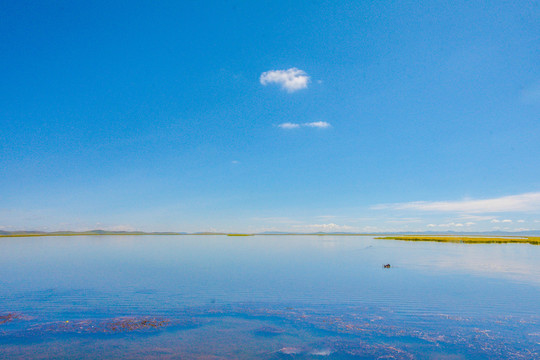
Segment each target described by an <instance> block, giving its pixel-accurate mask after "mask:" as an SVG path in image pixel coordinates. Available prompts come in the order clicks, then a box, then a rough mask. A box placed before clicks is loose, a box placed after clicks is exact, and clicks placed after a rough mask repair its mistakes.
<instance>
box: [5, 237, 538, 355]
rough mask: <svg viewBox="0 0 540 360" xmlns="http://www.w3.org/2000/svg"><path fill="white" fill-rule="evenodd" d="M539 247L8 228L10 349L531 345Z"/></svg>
mask: <svg viewBox="0 0 540 360" xmlns="http://www.w3.org/2000/svg"><path fill="white" fill-rule="evenodd" d="M539 251H540V246H531V245H527V244H515V245H513V244H482V245H476V244H475V245H473V244H471V245H468V244H444V243H426V242H422V243H415V242H400V241H392V240H375V239H373V238H371V237H356V236H355V237H350V236H255V237H235V238H231V237H225V236H121V237H120V236H118V237H114V236H102V237H48V238H4V239H1V241H0V343H1V344H2V347H3V349H4V348H5V349H6V352H2V353H3V354H5V355H0V358H10V357H11V358H25V354H26V355H28V354H30V353H32V354H38V353H39V354H44V357H46V356H45V355H47V354H48V355H51V357H62V356H61V354H63V352H66V353H69V352H70V351H71V352H75V353H78V354H88V356H86V357H88V358H92V357H93V356H94V357H98V356H97V355H98V352H97V351H102V352H103V353H105V354H107V355H108V356H109V357H115V356H120V355H121V356H123V357H125V356H127V355H126V354H128V355H129V354H131V355H130V357H133V358H135V357H152V356H153V357H157V358H167V357H170V358H175V357H176V358H177V357H178V356H179V355H178V354H182V356H181V357H182V358H199V357H203V356H222V357H225V358H231V357H235V358H242V357H244V358H253V357H257V358H269V359H271V358H283V357H285V358H290V357H291V356H294V357H295V358H320V357H325V358H326V357H330V358H351V357H352V358H373V357H385V356H386V357H387V358H389V357H391V358H403V359H405V358H416V357H420V358H426V357H429V356H428V355H427V354H439V355H440V354H443V353H444V354H446V355H448V356H450V355H452V356H457V358H460V357H462V358H463V357H464V358H468V357H472V358H477V357H478V356H479V357H480V358H482V357H483V358H508V357H517V356H518V355H519V356H521V357H522V358H531V359H532V358H534V356H536V355H538V351H539V350H538V343H539V342H540V337H539V336H538V335H535V334H540V329H539V322H538V314H540V305H539V304H538V299H539V298H540V262H539V261H538V259H540V252H539ZM387 263H390V264H392V267H391V268H390V269H384V268H383V266H382V265H383V264H387ZM2 316H3V317H2ZM1 319H5V320H6V321H4V322H2V321H1ZM66 321H67V322H66ZM186 324H189V326H188V325H186ZM104 329H105V330H107V331H101V330H104ZM114 329H121V330H122V331H120V332H119V333H121V334H116V335H115V334H112V333H115V331H113V330H114ZM96 334H101V335H100V336H106V337H105V338H102V337H97V338H96V336H97V335H96ZM122 334H124V335H122ZM128 334H130V335H128ZM113 335H114V336H113ZM51 336H52V337H51ZM80 336H83V338H80ZM111 336H113V337H111ZM118 336H120V337H118ZM141 337H142V338H141ZM21 339H25V341H26V342H27V343H26V344H25V345H24V346H21V344H20V341H21ZM38 339H40V340H39V341H38ZM239 342H240V343H241V345H242V348H241V349H240V348H239V346H240V345H235V344H239ZM44 344H46V345H44ZM204 344H206V345H204ZM119 346H120V348H121V349H124V351H125V352H124V353H123V354H119V353H118V351H120V350H118V349H119V348H118V347H119ZM91 347H92V348H91ZM93 348H95V349H101V350H92V349H93ZM54 349H56V350H54ZM40 351H41V352H40ZM55 351H56V352H55ZM59 354H60V355H59ZM141 354H142V355H141ZM471 354H472V355H471ZM527 354H528V355H527ZM143 355H144V356H143Z"/></svg>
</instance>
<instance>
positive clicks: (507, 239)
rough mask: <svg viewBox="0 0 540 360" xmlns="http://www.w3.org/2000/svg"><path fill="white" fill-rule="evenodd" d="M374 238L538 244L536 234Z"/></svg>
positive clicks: (539, 240) (539, 241) (466, 242)
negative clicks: (517, 235)
mask: <svg viewBox="0 0 540 360" xmlns="http://www.w3.org/2000/svg"><path fill="white" fill-rule="evenodd" d="M376 239H382V240H403V241H436V242H450V243H465V244H507V243H523V244H532V245H540V237H538V236H519V237H512V236H501V237H485V236H449V235H400V236H383V237H377V238H376Z"/></svg>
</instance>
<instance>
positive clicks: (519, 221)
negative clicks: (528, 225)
mask: <svg viewBox="0 0 540 360" xmlns="http://www.w3.org/2000/svg"><path fill="white" fill-rule="evenodd" d="M517 222H518V223H524V222H525V220H518V221H517Z"/></svg>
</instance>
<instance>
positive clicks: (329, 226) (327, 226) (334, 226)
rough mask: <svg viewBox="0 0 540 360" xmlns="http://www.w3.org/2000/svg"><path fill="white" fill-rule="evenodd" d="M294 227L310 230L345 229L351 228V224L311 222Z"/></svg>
mask: <svg viewBox="0 0 540 360" xmlns="http://www.w3.org/2000/svg"><path fill="white" fill-rule="evenodd" d="M296 227H300V228H304V229H308V230H310V231H347V230H352V229H353V228H352V227H351V226H347V225H337V224H334V223H329V224H311V225H299V226H296Z"/></svg>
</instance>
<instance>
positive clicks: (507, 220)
mask: <svg viewBox="0 0 540 360" xmlns="http://www.w3.org/2000/svg"><path fill="white" fill-rule="evenodd" d="M501 222H503V223H511V222H512V220H510V219H505V220H503V221H501Z"/></svg>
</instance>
